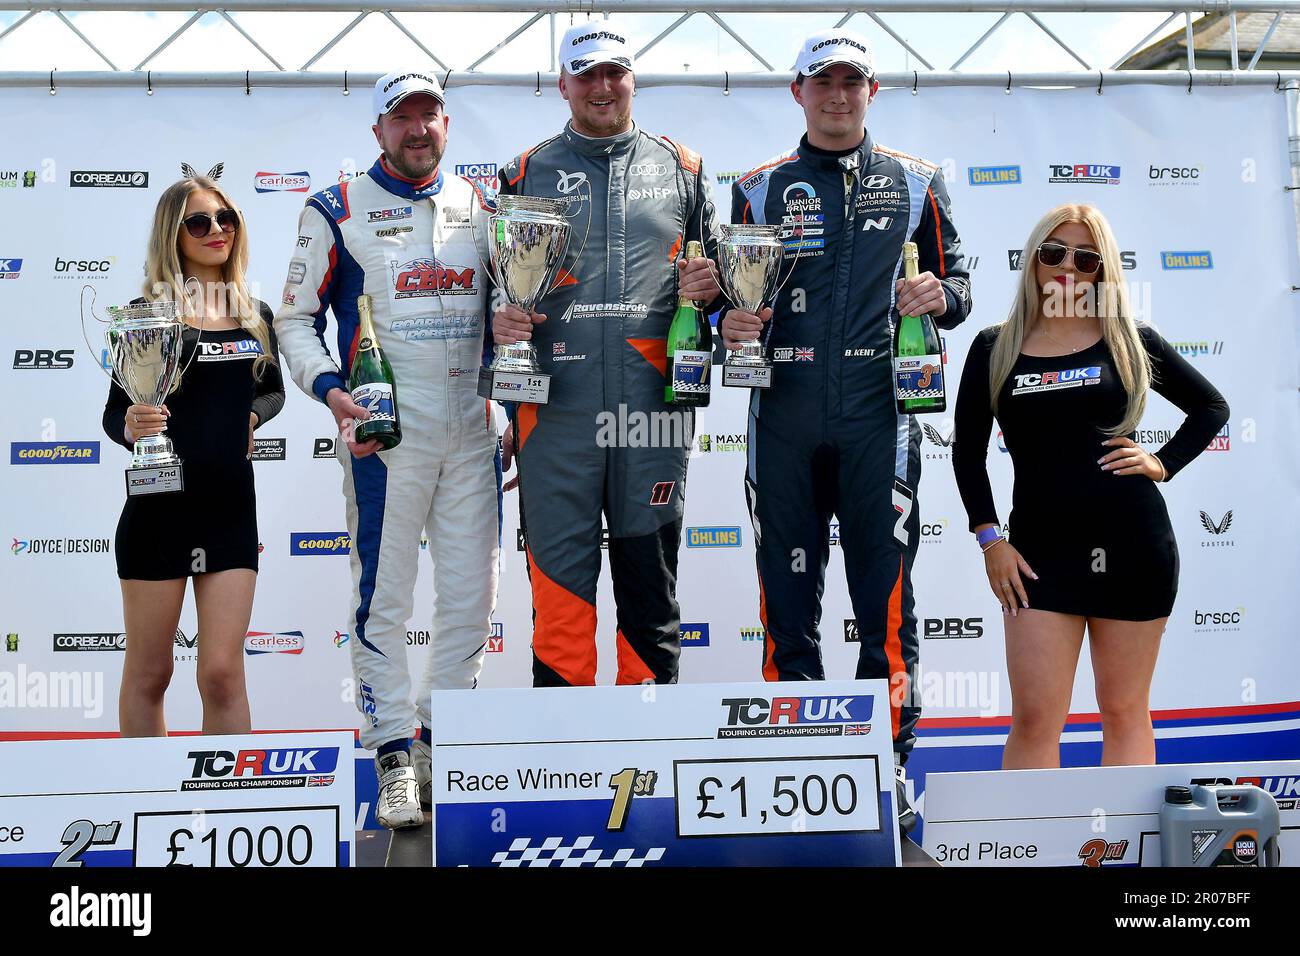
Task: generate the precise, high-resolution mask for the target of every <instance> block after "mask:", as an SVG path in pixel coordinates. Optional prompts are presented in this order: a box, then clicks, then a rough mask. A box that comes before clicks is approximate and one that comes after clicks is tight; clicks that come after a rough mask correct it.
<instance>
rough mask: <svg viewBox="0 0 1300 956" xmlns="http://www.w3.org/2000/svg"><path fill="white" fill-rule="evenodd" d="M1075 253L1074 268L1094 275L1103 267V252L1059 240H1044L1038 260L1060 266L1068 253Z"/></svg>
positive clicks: (1044, 263) (1047, 264) (1049, 264)
mask: <svg viewBox="0 0 1300 956" xmlns="http://www.w3.org/2000/svg"><path fill="white" fill-rule="evenodd" d="M1071 253H1073V255H1074V268H1075V270H1076V271H1077V272H1081V273H1083V274H1084V275H1092V274H1093V273H1094V272H1096V271H1097V270H1098V269H1100V268H1101V253H1100V252H1093V251H1092V250H1091V249H1075V248H1074V247H1072V246H1065V245H1062V244H1061V243H1059V242H1044V243H1043V244H1042V245H1041V246H1039V247H1038V261H1039V262H1041V263H1042V264H1043V265H1045V266H1059V265H1060V264H1061V263H1062V262H1064V261H1065V257H1066V255H1068V254H1071Z"/></svg>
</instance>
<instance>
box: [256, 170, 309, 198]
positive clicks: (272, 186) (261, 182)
mask: <svg viewBox="0 0 1300 956" xmlns="http://www.w3.org/2000/svg"><path fill="white" fill-rule="evenodd" d="M253 188H254V189H256V190H257V191H258V192H259V193H284V192H288V193H305V192H307V191H308V190H309V189H311V174H310V173H308V172H307V171H306V170H305V169H304V170H303V171H302V172H297V173H267V172H259V173H257V174H256V175H255V176H254V177H253Z"/></svg>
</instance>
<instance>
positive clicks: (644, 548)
mask: <svg viewBox="0 0 1300 956" xmlns="http://www.w3.org/2000/svg"><path fill="white" fill-rule="evenodd" d="M561 50H562V53H561V58H562V66H563V69H562V71H561V75H560V92H561V93H562V94H563V96H564V98H565V99H566V100H568V102H569V108H570V111H571V113H572V118H571V120H570V122H569V123H568V124H567V125H566V126H565V128H564V130H563V131H562V132H561V133H560V134H559V135H558V136H555V137H553V138H551V139H548V140H546V141H545V142H542V143H540V144H538V145H537V146H534V147H533V148H532V149H529V150H527V151H526V152H524V153H523V154H522V155H521V156H519V157H518V158H516V159H514V160H512V161H511V162H510V163H509V164H508V165H507V166H506V167H505V168H504V169H503V170H502V172H501V174H500V187H501V192H502V193H508V194H521V195H529V196H544V197H548V198H556V199H561V200H566V201H567V202H568V210H569V211H568V216H569V219H570V222H571V224H572V229H573V232H572V235H571V239H570V245H569V253H568V256H567V258H566V262H565V268H564V269H563V270H562V271H561V272H560V277H559V279H558V282H557V287H556V288H555V290H554V291H553V292H551V293H550V294H548V295H546V296H544V297H543V298H542V300H541V303H540V304H539V306H538V309H539V312H538V313H535V314H534V315H533V316H531V317H530V316H527V315H525V314H524V313H523V312H522V311H520V310H519V309H516V308H513V307H510V306H504V307H498V308H497V309H496V310H495V312H494V314H493V333H494V337H495V340H496V342H497V343H499V344H509V343H513V342H515V341H518V340H519V339H527V338H531V339H532V341H533V342H534V344H535V345H536V347H537V354H538V358H539V361H540V363H541V369H542V371H543V372H549V373H550V374H551V375H552V379H551V386H550V401H549V403H548V404H545V405H531V404H523V403H521V404H519V405H518V406H517V407H516V408H515V410H514V414H513V422H512V426H511V428H512V432H513V434H511V435H508V436H507V439H513V442H511V441H509V440H508V441H507V442H506V453H507V458H506V463H507V465H508V461H509V457H508V456H509V454H510V452H511V447H512V444H513V451H514V454H515V455H516V456H517V458H518V462H519V485H520V495H521V502H520V523H521V525H522V526H523V528H524V533H525V537H526V539H527V546H528V569H529V580H530V581H531V583H532V591H533V682H534V684H535V685H537V686H562V685H568V684H594V683H595V680H596V645H595V632H596V583H597V578H598V576H599V573H600V563H601V549H600V545H601V512H602V510H603V511H604V514H605V518H606V520H607V522H608V527H609V559H610V571H611V575H612V578H613V585H614V598H615V601H616V604H617V608H618V633H617V647H618V675H617V680H618V683H620V684H626V683H640V682H644V681H654V682H656V683H672V682H674V681H676V679H677V662H678V655H679V653H680V648H681V644H680V638H679V633H678V628H679V623H680V621H679V619H680V611H679V609H678V605H677V596H676V587H677V551H678V545H679V543H680V540H681V530H682V508H683V503H684V495H685V485H686V461H687V456H688V454H689V451H690V444H691V440H692V435H693V431H694V417H693V415H692V414H691V412H690V411H689V410H688V409H683V408H675V407H674V406H671V405H667V404H665V402H664V379H665V371H666V363H667V359H666V353H665V348H666V340H667V335H668V326H669V323H670V322H671V321H672V317H673V312H674V309H675V307H676V303H677V298H676V296H677V294H678V293H679V292H680V293H681V294H682V295H684V296H687V297H689V298H692V299H696V300H700V301H703V302H712V301H713V300H715V299H716V298H717V297H718V294H719V293H718V285H717V281H716V278H715V275H716V267H715V266H714V265H713V263H711V262H708V261H707V259H705V260H696V261H694V262H693V263H691V264H690V265H687V264H685V263H684V261H679V257H680V253H681V251H682V250H683V249H684V247H685V244H686V242H688V241H690V240H692V239H701V238H702V239H703V241H704V243H705V251H706V257H711V256H712V255H713V253H714V249H715V238H714V226H715V216H714V208H713V204H712V202H710V201H709V194H708V185H707V183H708V181H707V179H706V178H705V176H704V172H703V170H702V168H701V163H700V157H699V156H698V155H697V154H696V153H693V152H692V151H691V150H689V149H687V148H686V147H684V146H682V145H680V144H678V143H673V142H671V141H670V140H668V139H666V138H662V137H658V136H652V135H650V134H649V133H646V132H644V131H642V130H640V129H639V128H637V127H636V126H635V125H634V124H633V123H632V116H631V105H632V90H633V85H634V84H633V77H632V44H631V42H630V40H629V37H628V35H627V34H626V33H625V32H624V31H622V30H621V29H619V28H618V26H616V25H615V24H613V23H611V21H608V20H596V21H592V22H590V23H586V24H582V25H580V26H577V27H574V28H572V29H570V30H569V31H568V33H566V34H565V36H564V40H563V45H562V47H561ZM706 210H707V211H706ZM588 219H590V222H591V228H590V233H589V234H587V225H586V224H587V222H588ZM584 235H585V236H586V243H585V245H584V244H583V238H584ZM575 257H576V261H575Z"/></svg>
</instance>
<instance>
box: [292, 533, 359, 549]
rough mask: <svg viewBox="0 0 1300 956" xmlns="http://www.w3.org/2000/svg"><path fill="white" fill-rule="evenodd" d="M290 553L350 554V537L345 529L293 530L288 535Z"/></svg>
mask: <svg viewBox="0 0 1300 956" xmlns="http://www.w3.org/2000/svg"><path fill="white" fill-rule="evenodd" d="M289 553H290V554H351V553H352V539H351V537H349V536H348V533H347V532H346V531H333V532H331V531H325V532H320V531H294V532H291V533H290V535H289Z"/></svg>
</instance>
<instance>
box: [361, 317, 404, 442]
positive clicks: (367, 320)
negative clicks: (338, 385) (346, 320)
mask: <svg viewBox="0 0 1300 956" xmlns="http://www.w3.org/2000/svg"><path fill="white" fill-rule="evenodd" d="M357 317H358V318H359V319H360V320H361V325H360V328H359V329H358V333H359V339H358V341H357V351H356V354H355V355H354V356H353V357H352V374H351V375H350V376H349V378H348V388H349V389H351V391H352V400H353V401H354V402H356V403H357V404H358V405H360V406H361V407H362V408H365V409H368V410H369V411H370V417H369V418H367V419H365V420H364V421H362V420H359V421H357V423H356V428H355V430H354V440H355V441H356V442H357V443H358V444H361V443H363V442H367V441H370V439H372V438H373V439H375V440H376V441H378V442H379V445H380V447H381V448H384V449H388V448H393V447H395V446H396V445H397V444H398V443H400V442H401V440H402V420H401V417H400V416H399V415H398V414H397V382H396V380H395V379H394V378H393V368H392V366H391V365H389V364H388V359H387V358H385V357H384V352H383V350H382V349H381V348H380V347H379V339H378V337H377V336H376V335H375V319H374V314H373V312H372V308H371V304H370V296H368V295H359V296H357Z"/></svg>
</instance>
